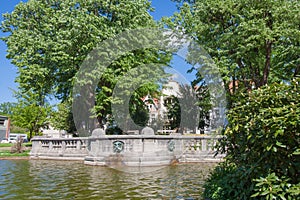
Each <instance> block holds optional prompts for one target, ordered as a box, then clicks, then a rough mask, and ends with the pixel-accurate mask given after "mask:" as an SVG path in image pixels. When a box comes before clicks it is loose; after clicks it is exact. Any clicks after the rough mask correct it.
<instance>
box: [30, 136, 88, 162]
mask: <svg viewBox="0 0 300 200" xmlns="http://www.w3.org/2000/svg"><path fill="white" fill-rule="evenodd" d="M31 141H32V149H31V152H30V157H31V158H42V159H43V158H44V159H63V160H83V159H84V157H85V156H87V155H88V150H87V143H88V138H42V137H35V138H33V139H32V140H31Z"/></svg>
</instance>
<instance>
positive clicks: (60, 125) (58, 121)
mask: <svg viewBox="0 0 300 200" xmlns="http://www.w3.org/2000/svg"><path fill="white" fill-rule="evenodd" d="M50 122H51V126H53V127H54V128H55V129H57V130H65V131H67V132H68V133H74V132H75V131H76V127H75V125H74V120H73V115H72V113H71V103H70V102H69V101H65V102H63V103H59V104H58V105H57V110H53V111H52V112H51V116H50Z"/></svg>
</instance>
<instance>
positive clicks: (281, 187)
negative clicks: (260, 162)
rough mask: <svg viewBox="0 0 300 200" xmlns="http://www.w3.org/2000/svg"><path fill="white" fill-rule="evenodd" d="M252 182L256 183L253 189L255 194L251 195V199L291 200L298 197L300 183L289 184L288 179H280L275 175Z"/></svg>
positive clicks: (299, 194)
mask: <svg viewBox="0 0 300 200" xmlns="http://www.w3.org/2000/svg"><path fill="white" fill-rule="evenodd" d="M254 181H255V182H257V183H256V184H255V188H254V191H256V192H257V193H255V194H253V195H251V197H262V198H264V199H268V200H269V199H281V200H287V199H288V200H292V199H297V197H299V196H300V183H298V184H291V183H289V181H290V179H289V178H286V177H282V178H280V177H278V176H276V175H275V173H272V174H268V176H267V177H260V178H259V179H254Z"/></svg>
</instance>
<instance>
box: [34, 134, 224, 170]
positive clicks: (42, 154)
mask: <svg viewBox="0 0 300 200" xmlns="http://www.w3.org/2000/svg"><path fill="white" fill-rule="evenodd" d="M219 139H220V137H218V136H182V135H167V136H164V135H102V136H100V137H89V138H61V139H51V138H33V139H32V151H31V157H32V158H47V159H49V158H52V159H66V160H84V162H85V164H91V165H114V164H118V165H119V164H122V165H124V164H125V165H127V166H150V165H153V166H157V165H168V164H170V163H172V162H213V161H220V160H221V159H222V158H223V157H224V155H218V156H217V157H215V156H214V155H215V152H216V149H215V145H216V143H217V141H218V140H219Z"/></svg>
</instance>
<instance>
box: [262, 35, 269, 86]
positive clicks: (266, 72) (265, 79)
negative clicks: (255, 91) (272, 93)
mask: <svg viewBox="0 0 300 200" xmlns="http://www.w3.org/2000/svg"><path fill="white" fill-rule="evenodd" d="M271 53H272V42H271V41H270V40H267V41H266V62H265V67H264V72H263V77H262V80H261V83H260V86H263V85H266V84H267V83H268V77H269V74H270V68H271Z"/></svg>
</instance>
